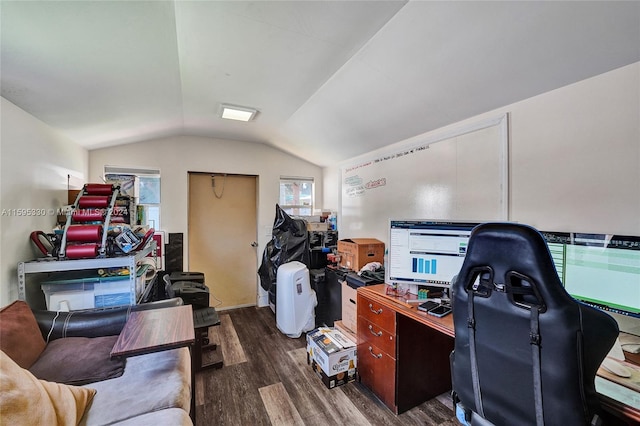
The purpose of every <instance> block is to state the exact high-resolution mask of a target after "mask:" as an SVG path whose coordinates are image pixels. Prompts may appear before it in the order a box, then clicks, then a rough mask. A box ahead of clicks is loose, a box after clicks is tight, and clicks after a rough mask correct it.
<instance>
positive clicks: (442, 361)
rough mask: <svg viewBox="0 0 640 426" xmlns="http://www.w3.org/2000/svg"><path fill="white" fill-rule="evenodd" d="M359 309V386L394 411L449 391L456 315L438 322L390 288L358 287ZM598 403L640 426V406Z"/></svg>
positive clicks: (612, 401) (603, 398)
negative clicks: (450, 356) (399, 296)
mask: <svg viewBox="0 0 640 426" xmlns="http://www.w3.org/2000/svg"><path fill="white" fill-rule="evenodd" d="M357 310H358V371H359V377H360V381H361V382H362V383H363V384H364V385H365V386H367V387H368V388H370V389H371V390H372V391H373V392H374V393H375V394H376V395H377V396H378V397H379V398H380V400H381V401H382V402H383V403H384V404H385V405H387V406H388V407H389V408H390V409H391V410H392V411H393V412H395V413H396V414H399V413H402V412H403V411H406V410H408V409H410V408H412V407H414V406H416V405H418V404H420V403H422V402H424V401H426V400H428V399H431V398H433V397H435V396H437V395H440V394H441V393H444V392H446V391H448V390H451V370H450V364H449V355H450V353H451V351H452V350H453V343H454V335H455V332H454V325H453V315H447V316H446V317H443V318H437V317H434V316H432V315H428V314H426V313H425V312H422V311H419V310H418V309H417V305H416V304H409V303H405V302H404V301H403V299H401V298H397V297H394V296H390V295H387V294H386V284H377V285H372V286H367V287H360V288H359V289H358V303H357ZM425 326H426V327H425ZM598 380H605V378H603V377H599V378H598ZM600 400H601V402H602V406H603V408H604V409H605V410H607V411H608V412H610V413H611V414H613V415H614V416H616V417H618V418H620V419H623V420H624V421H625V422H629V424H639V423H640V407H634V406H630V405H627V404H624V403H622V402H620V401H616V400H615V399H612V398H611V397H609V396H606V395H603V394H600Z"/></svg>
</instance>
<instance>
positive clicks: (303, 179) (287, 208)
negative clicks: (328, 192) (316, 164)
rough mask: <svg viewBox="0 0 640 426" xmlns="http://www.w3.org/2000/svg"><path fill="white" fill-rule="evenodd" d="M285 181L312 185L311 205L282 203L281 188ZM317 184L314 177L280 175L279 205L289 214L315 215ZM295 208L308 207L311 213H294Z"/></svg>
mask: <svg viewBox="0 0 640 426" xmlns="http://www.w3.org/2000/svg"><path fill="white" fill-rule="evenodd" d="M283 183H297V184H303V183H307V184H310V185H311V204H310V205H305V204H282V203H280V201H282V198H283V197H282V193H281V189H282V184H283ZM315 191H316V185H315V182H314V179H313V178H311V177H289V176H280V182H279V184H278V202H279V206H280V208H282V209H283V210H284V211H285V212H286V213H287V214H289V215H293V216H311V215H313V211H314V206H315V199H316V192H315ZM294 209H308V210H309V214H308V215H301V214H297V213H293V211H294Z"/></svg>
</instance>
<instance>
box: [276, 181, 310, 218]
mask: <svg viewBox="0 0 640 426" xmlns="http://www.w3.org/2000/svg"><path fill="white" fill-rule="evenodd" d="M313 196H314V193H313V179H312V178H280V202H279V204H280V207H281V208H282V209H283V210H284V211H285V212H287V213H288V214H290V215H293V216H311V215H312V214H313Z"/></svg>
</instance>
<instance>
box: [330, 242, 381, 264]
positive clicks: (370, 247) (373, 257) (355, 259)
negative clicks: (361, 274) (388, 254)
mask: <svg viewBox="0 0 640 426" xmlns="http://www.w3.org/2000/svg"><path fill="white" fill-rule="evenodd" d="M338 254H339V255H340V266H342V267H344V268H348V269H351V270H354V271H356V272H358V271H359V270H360V269H362V267H363V266H364V265H366V264H367V263H370V262H380V263H384V243H383V242H382V241H380V240H376V239H375V238H351V239H346V240H340V241H338Z"/></svg>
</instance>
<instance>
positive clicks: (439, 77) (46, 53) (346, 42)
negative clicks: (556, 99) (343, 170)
mask: <svg viewBox="0 0 640 426" xmlns="http://www.w3.org/2000/svg"><path fill="white" fill-rule="evenodd" d="M0 7H1V11H0V13H1V45H2V51H1V62H0V72H1V81H0V85H1V89H2V91H1V94H2V96H3V97H5V98H6V99H8V100H9V101H11V102H13V103H14V104H16V105H18V106H19V107H21V108H22V109H24V110H26V111H27V112H29V113H31V114H32V115H34V116H35V117H37V118H39V119H40V120H42V121H43V122H45V123H47V124H49V125H50V126H52V127H54V128H56V129H58V130H59V131H60V132H62V133H63V134H65V135H66V136H67V137H69V138H70V139H72V140H74V141H76V142H77V143H79V144H81V145H83V146H85V147H87V148H88V149H93V148H98V147H104V146H109V145H115V144H122V143H130V142H136V141H140V140H146V139H150V138H156V137H162V136H170V135H178V134H186V135H203V136H210V137H215V138H225V139H237V140H244V141H251V142H257V143H266V144H270V145H273V146H275V147H277V148H280V149H282V150H284V151H286V152H289V153H291V154H293V155H296V156H298V157H301V158H304V159H306V160H308V161H310V162H312V163H315V164H318V165H320V166H326V165H329V164H333V163H335V162H337V161H341V160H344V159H347V158H351V157H354V156H357V155H359V154H362V153H365V152H368V151H371V150H374V149H376V148H380V147H382V146H385V145H388V144H390V143H394V142H398V141H400V140H404V139H406V138H409V137H412V136H415V135H418V134H421V133H424V132H427V131H430V130H433V129H437V128H439V127H442V126H445V125H448V124H451V123H454V122H457V121H460V120H463V119H466V118H469V117H472V116H474V115H477V114H480V113H482V112H486V111H489V110H492V109H495V108H498V107H501V106H504V105H508V104H510V103H513V102H517V101H519V100H522V99H525V98H528V97H531V96H535V95H537V94H540V93H543V92H547V91H549V90H553V89H555V88H558V87H562V86H564V85H567V84H570V83H573V82H576V81H579V80H583V79H585V78H588V77H591V76H594V75H598V74H601V73H603V72H606V71H609V70H612V69H615V68H619V67H621V66H624V65H628V64H630V63H633V62H637V61H639V60H640V2H637V1H631V2H614V1H603V2H592V1H584V2H583V1H568V2H539V1H534V2H527V1H506V2H484V1H469V2H462V1H409V2H405V1H256V2H244V1H15V2H14V1H5V0H2V1H1V2H0ZM221 103H232V104H236V105H243V106H250V107H255V108H257V109H258V110H259V111H260V113H259V115H258V116H257V118H256V120H255V121H253V122H250V123H240V122H234V121H227V120H222V119H221V118H219V117H218V115H217V114H218V109H219V105H220V104H221Z"/></svg>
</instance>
